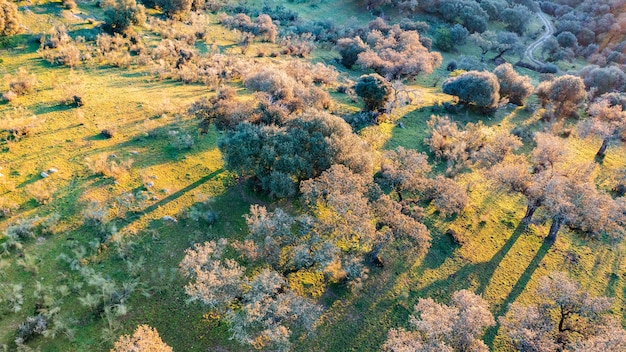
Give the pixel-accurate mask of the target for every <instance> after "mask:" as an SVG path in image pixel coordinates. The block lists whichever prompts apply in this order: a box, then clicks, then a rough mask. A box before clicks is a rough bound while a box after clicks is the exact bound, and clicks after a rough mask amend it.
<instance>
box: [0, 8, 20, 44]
mask: <svg viewBox="0 0 626 352" xmlns="http://www.w3.org/2000/svg"><path fill="white" fill-rule="evenodd" d="M19 29H20V23H19V21H18V14H17V6H15V3H14V2H13V1H11V0H0V36H9V35H14V34H16V33H17V32H18V31H19Z"/></svg>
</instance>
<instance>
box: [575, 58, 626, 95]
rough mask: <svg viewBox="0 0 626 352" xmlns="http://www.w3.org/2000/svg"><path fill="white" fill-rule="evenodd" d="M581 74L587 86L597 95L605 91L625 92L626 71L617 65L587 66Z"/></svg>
mask: <svg viewBox="0 0 626 352" xmlns="http://www.w3.org/2000/svg"><path fill="white" fill-rule="evenodd" d="M580 76H581V77H582V78H583V80H584V82H585V86H586V87H587V89H588V90H589V91H590V92H593V93H594V94H595V95H596V96H599V95H602V94H604V93H611V92H623V91H624V90H625V89H626V73H625V72H624V71H622V70H620V69H619V68H618V67H616V66H607V67H598V66H595V65H590V66H586V67H585V68H583V69H582V71H581V73H580Z"/></svg>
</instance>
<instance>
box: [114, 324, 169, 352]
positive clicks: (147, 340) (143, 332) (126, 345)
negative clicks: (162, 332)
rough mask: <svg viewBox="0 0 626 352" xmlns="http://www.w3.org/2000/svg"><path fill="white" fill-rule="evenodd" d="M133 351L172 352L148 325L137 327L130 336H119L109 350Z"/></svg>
mask: <svg viewBox="0 0 626 352" xmlns="http://www.w3.org/2000/svg"><path fill="white" fill-rule="evenodd" d="M134 351H146V352H147V351H150V352H172V348H171V347H170V346H168V345H167V344H166V343H165V342H163V340H161V337H160V336H159V333H158V332H157V331H156V329H154V328H152V327H150V326H148V325H139V326H138V327H137V329H136V330H135V332H134V333H133V335H132V336H129V335H122V336H120V337H119V339H118V340H117V341H115V345H114V346H113V349H112V350H111V352H134Z"/></svg>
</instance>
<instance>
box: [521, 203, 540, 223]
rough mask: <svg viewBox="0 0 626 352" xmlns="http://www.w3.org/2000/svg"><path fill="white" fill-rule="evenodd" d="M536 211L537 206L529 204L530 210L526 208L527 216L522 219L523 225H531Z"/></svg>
mask: <svg viewBox="0 0 626 352" xmlns="http://www.w3.org/2000/svg"><path fill="white" fill-rule="evenodd" d="M535 210H537V206H536V205H534V204H528V208H526V214H525V215H524V217H523V218H522V223H523V224H524V225H528V224H530V220H532V218H533V214H535Z"/></svg>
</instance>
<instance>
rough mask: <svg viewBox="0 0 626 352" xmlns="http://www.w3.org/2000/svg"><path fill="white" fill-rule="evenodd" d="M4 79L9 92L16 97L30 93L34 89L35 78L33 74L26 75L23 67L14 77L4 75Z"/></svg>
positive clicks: (26, 71)
mask: <svg viewBox="0 0 626 352" xmlns="http://www.w3.org/2000/svg"><path fill="white" fill-rule="evenodd" d="M4 79H5V81H7V82H9V91H10V92H13V93H15V94H16V95H17V96H21V95H25V94H27V93H30V92H32V91H33V89H34V88H35V84H37V77H36V76H35V75H34V74H30V73H28V70H27V69H25V68H24V67H20V68H19V69H18V70H17V74H16V75H15V76H14V77H13V76H11V75H6V76H5V77H4Z"/></svg>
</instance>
